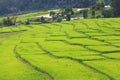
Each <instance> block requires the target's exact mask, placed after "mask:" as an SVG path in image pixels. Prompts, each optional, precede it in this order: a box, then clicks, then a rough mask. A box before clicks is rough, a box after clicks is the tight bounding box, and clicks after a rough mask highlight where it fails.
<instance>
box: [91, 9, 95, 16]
mask: <svg viewBox="0 0 120 80" xmlns="http://www.w3.org/2000/svg"><path fill="white" fill-rule="evenodd" d="M91 14H92V17H94V18H95V11H94V10H92V13H91Z"/></svg>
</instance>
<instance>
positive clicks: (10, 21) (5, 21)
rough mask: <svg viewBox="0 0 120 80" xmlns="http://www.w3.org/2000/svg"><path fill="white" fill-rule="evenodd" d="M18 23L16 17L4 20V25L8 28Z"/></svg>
mask: <svg viewBox="0 0 120 80" xmlns="http://www.w3.org/2000/svg"><path fill="white" fill-rule="evenodd" d="M15 23H16V17H14V16H13V17H7V18H4V19H3V25H6V26H11V25H15Z"/></svg>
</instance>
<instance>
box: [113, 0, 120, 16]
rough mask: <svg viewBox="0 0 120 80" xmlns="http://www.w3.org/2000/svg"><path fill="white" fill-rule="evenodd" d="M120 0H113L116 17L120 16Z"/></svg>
mask: <svg viewBox="0 0 120 80" xmlns="http://www.w3.org/2000/svg"><path fill="white" fill-rule="evenodd" d="M119 3H120V0H111V6H112V8H113V15H114V17H120V4H119Z"/></svg>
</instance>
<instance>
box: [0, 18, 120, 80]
mask: <svg viewBox="0 0 120 80" xmlns="http://www.w3.org/2000/svg"><path fill="white" fill-rule="evenodd" d="M0 80H120V18H110V19H87V20H73V21H70V22H62V23H51V24H31V25H20V26H17V27H16V26H13V27H2V28H0Z"/></svg>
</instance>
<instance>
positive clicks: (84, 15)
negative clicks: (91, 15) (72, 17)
mask: <svg viewBox="0 0 120 80" xmlns="http://www.w3.org/2000/svg"><path fill="white" fill-rule="evenodd" d="M82 12H83V17H84V18H88V9H86V10H83V11H82Z"/></svg>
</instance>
